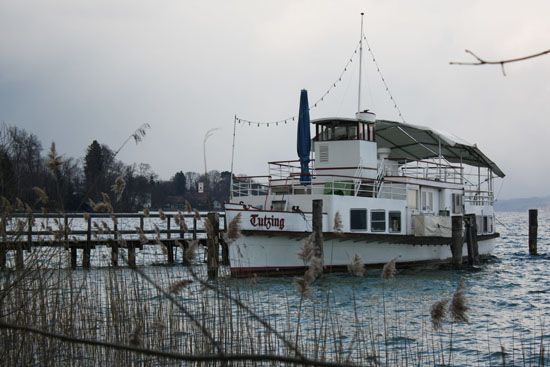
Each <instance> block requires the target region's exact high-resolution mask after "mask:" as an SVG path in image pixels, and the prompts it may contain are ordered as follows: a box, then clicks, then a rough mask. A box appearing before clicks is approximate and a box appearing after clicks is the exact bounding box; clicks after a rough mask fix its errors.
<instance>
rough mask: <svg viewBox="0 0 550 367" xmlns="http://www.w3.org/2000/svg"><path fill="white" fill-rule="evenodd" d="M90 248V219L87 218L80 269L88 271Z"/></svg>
mask: <svg viewBox="0 0 550 367" xmlns="http://www.w3.org/2000/svg"><path fill="white" fill-rule="evenodd" d="M91 246H92V217H91V216H89V217H88V230H87V231H86V244H85V245H84V250H83V251H82V267H83V268H84V269H90V248H91Z"/></svg>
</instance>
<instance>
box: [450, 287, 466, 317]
mask: <svg viewBox="0 0 550 367" xmlns="http://www.w3.org/2000/svg"><path fill="white" fill-rule="evenodd" d="M464 287H465V285H464V280H463V279H461V280H460V282H459V284H458V286H457V288H456V291H455V293H454V294H453V297H452V298H451V304H450V306H449V311H450V313H451V316H452V318H453V320H454V321H456V322H468V316H467V314H466V313H467V311H468V306H467V305H466V297H464Z"/></svg>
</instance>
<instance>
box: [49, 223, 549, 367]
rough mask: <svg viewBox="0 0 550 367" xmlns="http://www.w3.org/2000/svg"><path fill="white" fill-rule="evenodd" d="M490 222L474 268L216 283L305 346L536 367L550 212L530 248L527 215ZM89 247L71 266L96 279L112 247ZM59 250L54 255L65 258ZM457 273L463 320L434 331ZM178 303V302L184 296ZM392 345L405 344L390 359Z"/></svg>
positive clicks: (154, 254)
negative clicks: (323, 313)
mask: <svg viewBox="0 0 550 367" xmlns="http://www.w3.org/2000/svg"><path fill="white" fill-rule="evenodd" d="M496 227H497V230H498V232H500V233H501V237H500V240H499V244H498V246H497V247H496V250H495V253H494V257H493V258H492V259H490V260H489V261H487V262H485V263H483V264H482V265H480V266H478V267H476V268H475V269H469V270H461V271H456V270H451V269H448V268H432V269H409V270H400V271H398V274H397V276H396V277H395V279H393V280H389V281H384V280H382V279H381V277H380V271H378V270H372V271H369V272H368V273H367V275H366V276H365V277H362V278H358V277H354V276H351V275H349V274H328V275H324V276H323V277H322V278H321V279H319V280H318V281H317V282H315V284H314V285H313V288H312V295H311V297H309V298H306V299H303V300H302V299H301V296H300V294H299V293H298V292H297V291H296V287H295V284H294V280H295V278H294V277H281V278H257V279H229V278H226V279H222V280H221V282H222V284H223V285H226V286H228V287H229V288H233V289H235V290H236V291H238V292H241V294H246V296H245V297H243V298H244V299H247V300H249V301H251V300H252V301H251V302H250V306H251V308H252V309H253V310H254V311H255V312H257V313H258V314H260V315H262V316H263V317H264V318H265V319H266V320H267V321H269V322H270V323H271V324H272V325H275V326H276V328H277V329H278V330H280V331H281V332H283V333H285V335H293V334H294V330H295V329H296V327H297V326H298V325H299V326H300V328H301V330H302V333H304V334H305V338H304V340H302V341H301V344H302V348H305V349H310V348H314V347H315V346H318V345H319V344H320V343H325V342H326V343H328V344H329V345H331V346H329V347H328V349H331V348H332V349H338V348H337V347H335V346H336V345H341V347H340V348H341V350H344V351H345V353H350V354H351V355H355V354H357V353H358V349H359V348H372V350H374V351H375V352H376V353H377V354H378V356H379V357H380V360H382V361H384V354H385V350H390V351H392V350H393V351H394V353H390V354H389V361H388V365H397V364H399V365H408V364H414V365H443V364H445V365H446V364H449V363H450V364H452V365H462V366H470V365H483V366H485V365H502V364H503V361H505V363H506V365H531V366H537V365H540V363H541V359H540V351H541V343H542V345H543V347H544V355H545V356H546V359H545V362H546V363H547V364H548V363H549V362H548V360H549V359H550V354H549V351H550V327H549V326H548V325H547V321H548V319H549V318H550V302H549V300H550V297H549V295H550V276H549V272H550V213H544V212H539V227H538V234H539V237H538V242H539V246H538V248H539V254H540V255H538V256H530V255H529V254H528V246H527V233H528V216H527V213H498V214H497V224H496ZM92 253H93V258H92V270H90V271H89V272H85V271H76V272H75V273H76V274H78V273H80V274H83V275H84V274H85V275H86V277H88V278H90V279H91V280H92V283H93V282H94V280H93V279H94V278H95V279H98V280H97V282H101V281H100V280H99V279H101V277H102V276H103V274H105V272H106V271H107V269H108V264H109V261H110V254H109V252H108V251H107V250H101V251H93V252H92ZM63 256H66V255H63ZM63 256H60V257H59V260H60V261H62V262H65V264H66V263H67V262H66V258H63ZM179 256H181V253H180V255H179ZM179 256H178V257H179ZM162 263H164V256H163V254H162V253H161V251H160V249H159V248H158V246H146V247H145V248H144V250H143V251H140V254H139V255H138V264H141V265H142V267H141V269H142V270H143V271H145V272H146V273H149V274H150V275H152V276H158V274H159V271H158V269H159V266H153V265H158V264H162ZM397 267H398V270H399V265H398V266H397ZM163 268H164V269H163V271H162V272H163V273H164V274H165V275H166V279H168V281H173V280H174V279H178V278H180V277H182V276H185V269H183V268H182V267H181V266H171V267H163ZM120 271H121V272H123V273H125V272H128V274H129V273H130V272H131V270H130V269H120ZM129 278H130V277H129ZM461 279H463V280H464V282H465V286H466V287H465V296H466V300H467V305H468V307H469V310H468V313H467V315H468V320H469V322H468V323H452V322H450V321H449V322H446V323H445V324H444V325H443V329H442V330H441V331H434V330H433V329H432V326H431V323H430V308H431V306H432V304H433V303H434V302H436V301H438V300H441V299H442V298H450V297H452V294H453V292H454V291H455V289H456V287H457V285H458V284H459V282H460V280H461ZM157 280H159V279H157ZM159 281H160V280H159ZM98 288H99V287H98ZM157 301H159V300H157ZM182 301H183V302H186V300H185V297H184V296H182ZM327 308H328V309H330V314H331V315H332V316H333V319H332V321H331V322H332V323H333V324H332V325H331V326H330V328H329V329H331V330H333V331H334V330H335V331H334V332H333V333H329V335H324V336H319V335H318V328H319V325H320V323H322V322H321V321H320V320H319V315H320V310H326V309H327ZM289 315H290V318H291V322H289ZM327 322H328V321H327ZM358 333H359V334H360V333H363V335H366V336H364V337H359V338H358V339H362V340H367V339H369V340H376V341H377V343H375V344H376V345H374V346H372V345H371V346H365V345H362V344H360V343H358V342H357V341H356V340H355V339H356V336H357V335H358ZM395 351H405V352H403V353H401V352H400V353H397V354H399V356H398V357H395V358H396V359H395V360H392V358H393V357H392V356H396V353H395ZM503 353H504V354H503Z"/></svg>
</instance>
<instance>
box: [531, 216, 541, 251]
mask: <svg viewBox="0 0 550 367" xmlns="http://www.w3.org/2000/svg"><path fill="white" fill-rule="evenodd" d="M538 213H539V212H538V210H537V209H529V254H530V255H536V254H537V235H538V234H537V231H538V226H539V224H538Z"/></svg>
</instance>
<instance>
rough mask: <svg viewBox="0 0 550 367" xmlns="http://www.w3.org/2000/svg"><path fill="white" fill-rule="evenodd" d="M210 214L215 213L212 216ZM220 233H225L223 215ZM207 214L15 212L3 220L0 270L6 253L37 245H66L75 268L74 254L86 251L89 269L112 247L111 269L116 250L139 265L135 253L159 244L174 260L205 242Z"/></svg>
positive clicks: (0, 224)
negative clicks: (94, 255) (97, 252)
mask: <svg viewBox="0 0 550 367" xmlns="http://www.w3.org/2000/svg"><path fill="white" fill-rule="evenodd" d="M210 214H212V213H210ZM217 214H218V215H217V218H219V221H218V222H217V223H218V229H217V231H216V232H225V231H226V230H227V224H226V220H225V213H223V212H221V213H217ZM208 215H209V214H208V213H204V212H203V213H199V212H196V213H163V212H154V213H150V214H146V213H12V214H10V215H9V216H7V215H6V216H3V217H2V218H0V267H2V268H3V267H4V266H5V264H6V253H7V251H13V250H15V251H16V252H17V255H16V256H17V258H16V262H22V258H23V255H22V251H23V250H25V251H31V250H32V248H38V247H64V248H66V249H67V250H70V251H71V266H72V267H76V256H77V255H76V251H77V249H82V250H83V260H82V263H83V266H84V267H89V266H90V250H92V249H95V248H96V247H97V246H109V247H111V248H112V251H113V265H117V264H118V249H119V248H126V249H128V262H129V263H130V265H132V264H133V265H135V250H136V249H143V246H144V245H158V246H161V247H162V250H163V252H166V255H167V258H168V262H169V263H172V262H174V251H175V249H177V248H178V247H183V248H186V247H187V245H188V242H189V241H191V240H198V241H205V240H206V237H207V229H206V225H205V223H206V221H205V218H206V217H207V216H208Z"/></svg>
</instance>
